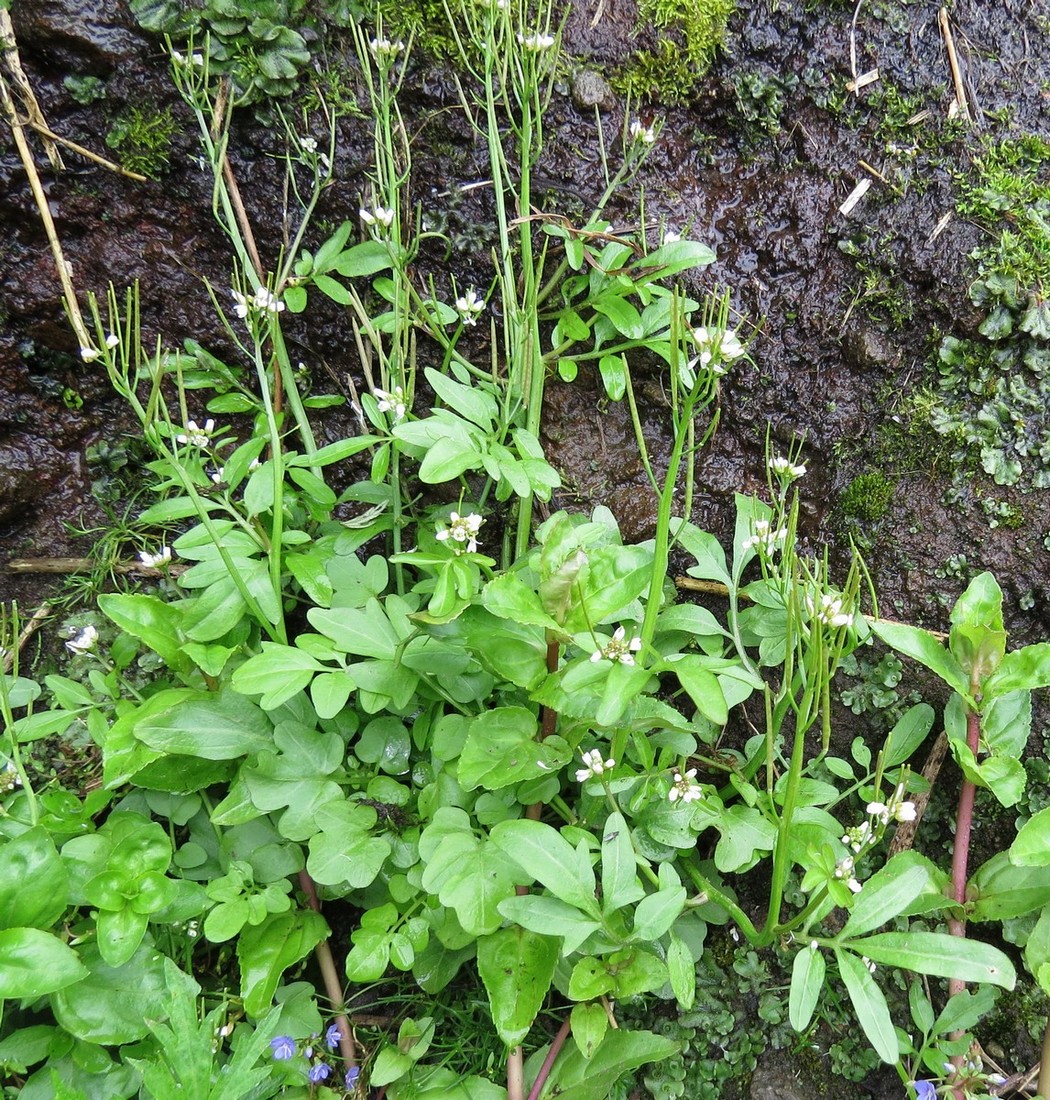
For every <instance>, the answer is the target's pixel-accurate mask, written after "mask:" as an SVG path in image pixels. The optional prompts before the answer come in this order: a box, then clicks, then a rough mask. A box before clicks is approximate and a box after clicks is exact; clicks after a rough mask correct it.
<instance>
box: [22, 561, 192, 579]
mask: <svg viewBox="0 0 1050 1100" xmlns="http://www.w3.org/2000/svg"><path fill="white" fill-rule="evenodd" d="M98 564H99V563H98V562H96V561H93V560H92V559H91V558H15V559H14V560H13V561H9V562H8V563H7V566H6V568H7V571H8V573H54V574H73V573H90V572H91V571H92V570H93V569H95V568H96V566H97V565H98ZM108 568H109V570H110V572H113V573H122V574H123V573H135V574H136V575H138V576H142V577H162V576H164V575H165V574H167V573H181V572H183V571H184V570H185V569H186V568H187V566H185V565H172V564H167V565H165V566H163V568H158V567H157V566H155V565H143V564H142V563H141V562H137V561H118V562H115V563H113V564H112V565H110V566H108Z"/></svg>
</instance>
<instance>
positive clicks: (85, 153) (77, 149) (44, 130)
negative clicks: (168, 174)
mask: <svg viewBox="0 0 1050 1100" xmlns="http://www.w3.org/2000/svg"><path fill="white" fill-rule="evenodd" d="M24 125H26V126H29V127H30V128H31V129H33V130H35V131H36V132H37V133H38V134H40V136H41V137H45V138H48V139H50V140H51V141H55V142H58V144H59V145H64V146H65V147H66V148H67V149H69V150H70V151H71V152H74V153H77V154H78V155H79V156H82V157H85V158H86V159H87V160H93V161H94V162H95V163H96V164H100V165H102V167H103V168H108V169H109V170H110V171H111V172H116V173H117V174H118V175H120V176H127V178H128V179H129V180H136V181H138V182H139V183H146V182H148V181H149V176H143V175H141V174H140V173H138V172H132V170H131V169H130V168H124V167H123V166H122V165H120V164H117V163H116V162H115V161H112V160H107V159H106V158H105V157H102V156H99V154H98V153H93V152H92V151H91V150H90V149H85V148H84V146H83V145H78V144H77V143H76V142H75V141H70V140H69V138H64V137H62V135H61V134H56V133H55V132H54V130H52V129H51V128H50V127H49V126H45V125H44V123H42V122H35V121H34V120H33V119H31V118H27V119H25V121H24Z"/></svg>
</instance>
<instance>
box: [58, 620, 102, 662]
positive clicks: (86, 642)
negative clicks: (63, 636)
mask: <svg viewBox="0 0 1050 1100" xmlns="http://www.w3.org/2000/svg"><path fill="white" fill-rule="evenodd" d="M97 645H98V631H97V630H96V629H95V628H94V627H93V626H90V625H88V626H85V627H84V629H83V630H81V631H79V633H77V634H76V635H75V636H74V637H72V638H70V639H69V641H68V642H66V649H68V650H69V652H70V653H72V654H74V655H75V656H79V655H80V654H81V653H90V652H91V650H93V649H94V648H95V646H97Z"/></svg>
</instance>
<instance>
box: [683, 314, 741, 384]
mask: <svg viewBox="0 0 1050 1100" xmlns="http://www.w3.org/2000/svg"><path fill="white" fill-rule="evenodd" d="M693 340H694V341H695V343H696V346H697V347H698V348H699V349H700V355H699V362H700V365H701V366H702V367H708V368H710V369H711V370H712V371H714V373H715V374H725V371H726V368H725V366H724V364H725V363H730V362H732V361H733V360H734V359H739V358H740V356H741V355H743V354H744V345H743V344H741V343H740V339H739V337H738V336H737V334H736V333H735V332H733V331H732V330H731V329H724V330H719V329H710V328H706V327H705V326H704V325H700V326H699V327H698V328H695V329H693Z"/></svg>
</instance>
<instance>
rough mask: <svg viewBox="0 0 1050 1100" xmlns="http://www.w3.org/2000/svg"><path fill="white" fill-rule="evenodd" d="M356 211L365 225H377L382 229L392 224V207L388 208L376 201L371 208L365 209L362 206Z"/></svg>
mask: <svg viewBox="0 0 1050 1100" xmlns="http://www.w3.org/2000/svg"><path fill="white" fill-rule="evenodd" d="M357 213H358V215H359V216H360V218H361V221H363V222H364V223H365V225H367V226H379V227H380V228H382V229H389V228H390V227H391V226H392V225H393V224H394V211H393V210H392V209H390V210H388V209H387V208H386V207H385V206H380V205H379V204H378V203H377V204H376V205H375V206H374V207H373V208H372V209H371V210H366V209H365V208H364V207H363V206H362V207H361V209H360V210H358V212H357Z"/></svg>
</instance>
